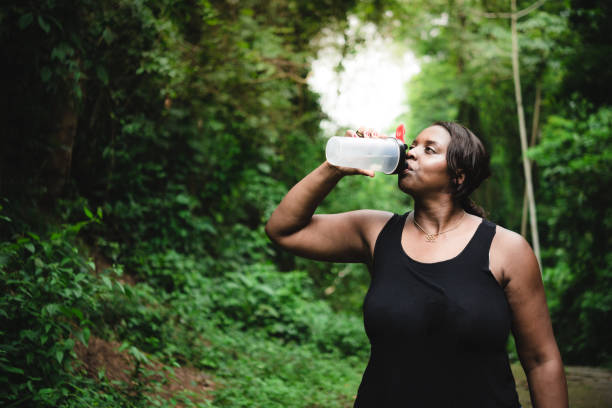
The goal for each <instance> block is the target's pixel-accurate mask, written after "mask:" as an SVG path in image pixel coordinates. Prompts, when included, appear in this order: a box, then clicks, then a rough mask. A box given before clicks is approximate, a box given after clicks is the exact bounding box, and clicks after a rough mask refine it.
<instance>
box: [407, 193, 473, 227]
mask: <svg viewBox="0 0 612 408" xmlns="http://www.w3.org/2000/svg"><path fill="white" fill-rule="evenodd" d="M464 213H465V211H464V210H463V208H461V206H460V205H459V204H458V203H456V202H453V201H452V200H450V199H449V200H435V201H431V202H427V201H426V200H416V199H415V202H414V213H413V214H412V216H413V217H414V219H415V220H416V222H417V223H418V224H419V225H420V226H422V227H423V229H425V230H426V231H427V232H428V233H430V234H436V233H439V232H440V231H444V230H447V229H448V228H450V227H452V226H453V225H455V224H456V223H457V222H458V221H459V220H460V219H461V218H462V217H463V216H464Z"/></svg>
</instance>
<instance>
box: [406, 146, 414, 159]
mask: <svg viewBox="0 0 612 408" xmlns="http://www.w3.org/2000/svg"><path fill="white" fill-rule="evenodd" d="M414 150H415V149H414V147H409V148H408V152H407V153H406V159H412V160H416V156H415V155H414Z"/></svg>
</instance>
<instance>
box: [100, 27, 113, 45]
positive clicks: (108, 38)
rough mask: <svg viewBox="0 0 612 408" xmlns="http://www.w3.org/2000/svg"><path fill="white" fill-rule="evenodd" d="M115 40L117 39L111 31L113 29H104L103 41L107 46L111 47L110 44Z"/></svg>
mask: <svg viewBox="0 0 612 408" xmlns="http://www.w3.org/2000/svg"><path fill="white" fill-rule="evenodd" d="M114 38H115V35H114V34H113V32H112V31H111V29H110V28H108V27H106V28H104V31H103V32H102V39H104V42H105V43H106V44H107V45H110V43H112V42H113V39H114Z"/></svg>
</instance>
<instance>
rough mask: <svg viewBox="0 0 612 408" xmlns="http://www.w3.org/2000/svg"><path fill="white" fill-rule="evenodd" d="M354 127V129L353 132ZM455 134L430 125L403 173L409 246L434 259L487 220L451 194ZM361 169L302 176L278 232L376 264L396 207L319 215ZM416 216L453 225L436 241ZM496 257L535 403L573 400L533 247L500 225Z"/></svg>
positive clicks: (300, 244)
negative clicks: (409, 208)
mask: <svg viewBox="0 0 612 408" xmlns="http://www.w3.org/2000/svg"><path fill="white" fill-rule="evenodd" d="M362 131H363V132H364V133H365V136H366V137H378V135H377V134H376V133H375V132H372V131H369V130H362ZM354 135H355V133H354V132H353V131H347V136H354ZM450 140H451V136H450V135H449V134H448V132H447V131H446V129H444V128H443V127H440V126H432V127H429V128H427V129H425V130H423V131H422V132H421V133H420V134H419V135H418V136H417V138H416V139H415V140H414V142H413V143H412V144H411V146H410V149H409V151H408V152H407V167H408V168H407V169H406V171H404V172H403V173H402V174H400V175H399V176H398V186H399V188H400V189H401V190H402V191H404V192H405V193H407V194H410V195H411V196H412V197H413V198H414V203H415V207H414V212H413V213H412V214H410V216H409V217H408V219H407V222H406V225H405V226H404V230H403V233H402V247H403V249H404V251H405V252H406V253H407V254H408V255H409V256H410V257H412V258H413V259H415V260H417V261H420V262H427V263H433V262H439V261H443V260H446V259H450V258H453V257H455V256H457V255H458V254H459V253H460V252H461V251H462V250H463V248H465V246H466V245H467V243H468V242H469V240H470V239H471V238H472V236H473V235H474V233H475V232H476V229H477V228H478V225H479V224H480V222H481V221H482V219H481V218H480V217H477V216H475V215H471V214H465V215H464V212H463V209H462V208H461V207H460V206H459V205H458V204H457V203H456V202H455V201H454V200H453V198H452V196H451V189H450V181H451V180H450V178H449V175H448V172H447V163H446V150H447V148H448V145H449V143H450ZM355 174H361V175H367V176H370V177H374V173H373V172H371V171H366V170H360V169H351V168H346V167H336V166H333V165H331V164H329V163H328V162H324V163H323V164H321V165H320V166H319V167H318V168H317V169H315V170H314V171H312V172H311V173H310V174H308V175H307V176H306V177H304V178H303V179H302V180H301V181H300V182H299V183H298V184H296V185H295V186H294V187H293V188H292V189H291V190H290V191H289V192H288V193H287V195H286V196H285V198H283V200H282V201H281V203H280V204H279V205H278V207H277V208H276V210H275V211H274V212H273V213H272V215H271V217H270V219H269V220H268V223H267V224H266V233H267V234H268V236H269V237H270V239H272V240H273V241H274V242H276V243H277V244H278V245H280V246H281V247H283V248H284V249H286V250H288V251H290V252H292V253H294V254H297V255H300V256H303V257H306V258H311V259H317V260H322V261H330V262H363V263H365V264H367V265H371V262H372V259H373V252H374V244H375V242H376V238H377V237H378V234H379V233H380V231H381V230H382V228H383V226H384V225H385V223H386V222H387V221H388V220H389V218H390V217H391V216H392V214H391V213H389V212H385V211H376V210H358V211H350V212H346V213H340V214H317V215H313V214H314V212H315V210H316V208H317V206H318V205H319V203H320V202H321V201H322V200H323V199H324V198H325V196H327V194H328V193H329V192H330V191H331V190H332V189H333V188H334V186H335V185H336V183H338V181H340V179H341V178H342V177H344V176H348V175H355ZM461 181H462V176H460V178H459V182H461ZM413 217H416V221H417V222H418V224H419V225H420V226H421V227H423V229H424V230H425V231H427V232H428V233H430V234H432V233H437V232H441V231H447V230H450V231H448V232H445V233H442V234H440V235H439V236H438V238H437V239H436V241H435V242H434V243H431V242H427V241H426V240H425V236H424V233H423V232H422V231H421V230H419V229H418V228H417V227H416V226H415V225H414V222H413ZM455 227H456V228H455ZM489 259H490V270H491V273H492V274H493V276H494V277H495V279H496V280H497V282H498V283H499V284H500V285H501V287H502V288H503V289H504V291H505V294H506V298H507V300H508V303H509V305H510V307H511V310H512V316H513V321H512V331H513V334H514V337H515V339H516V347H517V352H518V355H519V359H520V361H521V364H522V366H523V369H524V370H525V373H526V374H527V380H528V383H529V390H530V393H531V401H532V404H533V406H534V407H537V408H553V407H554V408H559V407H567V406H568V397H567V385H566V380H565V374H564V371H563V363H562V361H561V355H560V353H559V349H558V347H557V343H556V341H555V338H554V334H553V330H552V325H551V321H550V315H549V312H548V307H547V305H546V297H545V293H544V285H543V283H542V278H541V274H540V268H539V265H538V262H537V260H536V257H535V255H534V253H533V250H532V249H531V247H530V245H529V243H527V241H526V240H525V239H524V238H523V237H522V236H521V235H519V234H517V233H515V232H512V231H509V230H507V229H505V228H502V227H500V226H497V230H496V234H495V237H494V238H493V242H492V244H491V249H490V252H489Z"/></svg>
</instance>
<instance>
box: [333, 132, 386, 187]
mask: <svg viewBox="0 0 612 408" xmlns="http://www.w3.org/2000/svg"><path fill="white" fill-rule="evenodd" d="M344 136H347V137H364V138H366V137H367V138H385V137H387V136H385V135H384V134H382V133H378V131H376V130H374V129H370V128H367V129H366V128H365V127H363V126H361V127H359V129H357V130H356V131H354V130H351V129H349V130H347V131H346V133H345V134H344ZM327 164H328V165H329V166H331V167H332V168H334V169H335V170H336V171H338V172H339V173H340V174H341V175H343V176H348V175H352V174H361V175H364V176H370V177H374V171H373V170H364V169H355V168H353V167H343V166H334V165H333V164H331V163H329V162H327Z"/></svg>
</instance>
